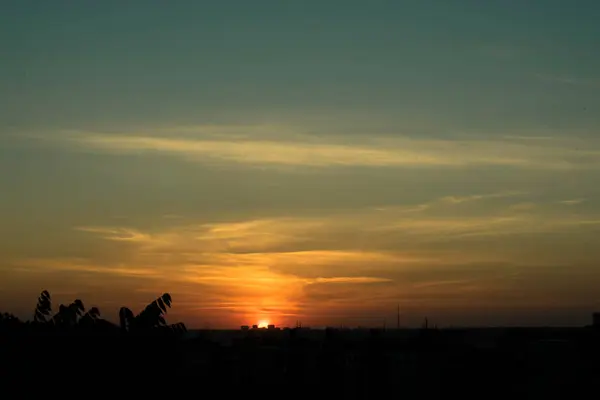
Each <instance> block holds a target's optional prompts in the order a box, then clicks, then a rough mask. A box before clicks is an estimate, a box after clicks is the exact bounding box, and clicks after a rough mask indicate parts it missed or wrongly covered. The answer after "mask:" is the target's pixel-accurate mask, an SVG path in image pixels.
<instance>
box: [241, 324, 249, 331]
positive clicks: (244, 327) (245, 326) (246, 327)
mask: <svg viewBox="0 0 600 400" xmlns="http://www.w3.org/2000/svg"><path fill="white" fill-rule="evenodd" d="M249 329H250V327H249V326H248V325H242V330H243V331H247V330H249Z"/></svg>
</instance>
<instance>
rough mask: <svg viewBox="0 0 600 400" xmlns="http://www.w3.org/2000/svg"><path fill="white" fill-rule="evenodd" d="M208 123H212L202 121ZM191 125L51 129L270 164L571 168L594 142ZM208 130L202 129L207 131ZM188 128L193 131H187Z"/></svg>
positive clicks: (105, 146)
mask: <svg viewBox="0 0 600 400" xmlns="http://www.w3.org/2000/svg"><path fill="white" fill-rule="evenodd" d="M210 129H213V128H210ZM210 129H208V128H206V129H202V128H201V127H198V128H196V131H195V132H196V133H195V134H191V133H189V132H188V133H187V134H186V135H182V134H178V131H177V130H174V131H173V132H172V133H171V134H169V135H166V134H162V136H159V135H157V134H156V133H155V132H154V133H153V134H151V135H144V134H140V133H128V132H125V133H111V134H107V133H98V132H83V133H72V132H69V133H63V134H61V135H58V136H55V135H50V136H52V137H54V138H56V137H58V138H59V140H60V141H61V142H62V143H64V144H67V145H69V146H70V147H71V148H72V149H90V150H94V151H103V152H111V153H117V154H138V153H140V152H144V153H156V154H167V155H172V156H180V157H183V158H184V159H186V160H189V161H194V162H200V163H219V162H221V163H222V162H235V163H242V164H251V165H259V166H265V165H271V166H288V167H290V166H291V167H293V166H307V167H332V166H363V167H468V166H478V165H479V166H481V165H496V166H504V167H516V168H543V169H571V168H590V167H594V168H595V167H598V166H600V147H598V148H596V147H594V148H590V147H589V143H588V146H587V148H586V149H585V150H584V149H578V150H577V149H574V148H569V147H565V146H564V143H554V142H552V141H538V142H523V141H522V140H494V139H488V140H481V139H479V140H475V139H469V138H454V139H448V140H442V139H417V138H412V137H408V136H399V135H393V136H386V137H383V136H379V137H374V136H371V137H370V138H369V139H365V138H361V139H356V138H355V139H354V142H352V143H348V142H347V141H340V138H339V136H336V135H324V136H319V137H317V136H313V135H305V134H298V133H290V132H289V129H286V128H281V129H282V130H281V131H282V132H284V134H280V135H279V136H277V135H275V134H274V131H273V129H274V128H273V127H268V128H265V131H264V132H262V133H256V132H257V128H256V127H252V129H251V130H249V132H251V134H250V133H246V132H245V131H244V128H243V127H239V128H238V129H239V133H238V135H237V136H236V135H233V134H232V133H229V134H218V130H217V131H215V132H217V133H215V132H213V131H211V130H210ZM207 131H208V132H207ZM192 132H194V131H192Z"/></svg>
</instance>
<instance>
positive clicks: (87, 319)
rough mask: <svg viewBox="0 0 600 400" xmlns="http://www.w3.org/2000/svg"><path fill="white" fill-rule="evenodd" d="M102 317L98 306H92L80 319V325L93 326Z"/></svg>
mask: <svg viewBox="0 0 600 400" xmlns="http://www.w3.org/2000/svg"><path fill="white" fill-rule="evenodd" d="M99 319H100V310H99V309H98V307H92V308H90V309H89V310H88V312H86V313H85V314H84V315H83V316H82V317H81V318H80V319H79V325H84V326H92V325H94V324H95V323H96V322H97V321H98V320H99Z"/></svg>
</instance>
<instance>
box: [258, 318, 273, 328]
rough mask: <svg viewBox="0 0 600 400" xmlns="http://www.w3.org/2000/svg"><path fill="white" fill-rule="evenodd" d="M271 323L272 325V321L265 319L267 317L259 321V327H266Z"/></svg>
mask: <svg viewBox="0 0 600 400" xmlns="http://www.w3.org/2000/svg"><path fill="white" fill-rule="evenodd" d="M269 325H270V322H269V321H267V320H265V319H263V320H260V321H258V327H259V328H266V327H268V326H269Z"/></svg>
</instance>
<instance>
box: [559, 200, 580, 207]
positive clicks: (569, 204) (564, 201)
mask: <svg viewBox="0 0 600 400" xmlns="http://www.w3.org/2000/svg"><path fill="white" fill-rule="evenodd" d="M585 201H586V199H570V200H561V201H559V203H560V204H564V205H567V206H574V205H577V204H581V203H583V202H585Z"/></svg>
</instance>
